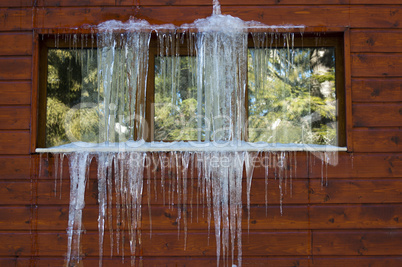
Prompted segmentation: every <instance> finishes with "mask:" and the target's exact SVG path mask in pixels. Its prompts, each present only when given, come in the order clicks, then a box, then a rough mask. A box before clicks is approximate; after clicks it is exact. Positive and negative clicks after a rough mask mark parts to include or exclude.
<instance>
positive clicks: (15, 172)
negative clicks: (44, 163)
mask: <svg viewBox="0 0 402 267" xmlns="http://www.w3.org/2000/svg"><path fill="white" fill-rule="evenodd" d="M30 173H31V158H30V157H29V156H25V157H15V156H12V157H11V156H0V179H2V180H7V179H23V180H28V179H30Z"/></svg>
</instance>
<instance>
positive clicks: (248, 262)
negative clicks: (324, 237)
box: [0, 256, 392, 267]
mask: <svg viewBox="0 0 402 267" xmlns="http://www.w3.org/2000/svg"><path fill="white" fill-rule="evenodd" d="M385 262H392V261H390V260H387V261H385ZM31 263H33V264H34V265H35V266H37V267H45V266H46V267H49V266H64V265H65V262H64V258H55V257H52V258H45V257H43V258H27V257H15V258H10V257H8V258H3V259H1V258H0V265H1V266H4V267H22V266H29V264H31ZM82 264H83V265H84V266H90V267H97V266H99V260H98V259H97V258H93V257H87V258H84V259H83V260H82ZM189 264H190V265H191V266H194V267H205V266H215V265H216V257H202V258H201V257H142V258H141V259H139V258H138V257H137V261H136V266H140V265H142V266H166V267H177V266H188V265H189ZM267 264H268V265H269V266H272V267H289V266H307V265H308V259H307V257H286V258H284V257H268V256H267V257H243V261H242V265H243V266H252V267H254V266H261V267H263V266H267ZM128 265H130V258H129V257H126V258H125V259H124V261H123V260H122V258H121V257H118V256H115V257H113V258H110V257H106V258H103V266H104V267H124V266H128ZM220 266H224V262H223V260H221V262H220ZM388 266H391V265H388Z"/></svg>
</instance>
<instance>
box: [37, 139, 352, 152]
mask: <svg viewBox="0 0 402 267" xmlns="http://www.w3.org/2000/svg"><path fill="white" fill-rule="evenodd" d="M35 151H36V152H37V153H73V152H89V153H97V152H113V153H117V152H169V151H177V152H181V151H189V152H204V151H205V152H206V151H219V152H237V151H267V152H269V151H272V152H279V151H309V152H340V151H347V148H346V147H337V146H331V145H314V144H278V143H263V142H258V143H249V142H244V141H239V142H208V143H206V142H191V141H190V142H183V141H180V142H143V141H138V142H133V141H127V142H122V143H109V144H105V143H102V144H94V143H85V142H74V143H70V144H66V145H61V146H56V147H49V148H37V149H36V150H35Z"/></svg>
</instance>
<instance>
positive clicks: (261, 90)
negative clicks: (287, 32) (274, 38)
mask: <svg viewBox="0 0 402 267" xmlns="http://www.w3.org/2000/svg"><path fill="white" fill-rule="evenodd" d="M248 105H249V108H248V121H249V125H248V127H249V128H248V141H250V142H258V141H264V142H269V143H297V144H322V145H337V121H336V90H335V50H334V48H317V47H316V48H294V49H291V50H289V49H286V48H272V49H268V48H262V49H249V51H248Z"/></svg>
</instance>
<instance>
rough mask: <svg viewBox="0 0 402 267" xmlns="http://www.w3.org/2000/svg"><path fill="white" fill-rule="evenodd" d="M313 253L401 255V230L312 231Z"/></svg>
mask: <svg viewBox="0 0 402 267" xmlns="http://www.w3.org/2000/svg"><path fill="white" fill-rule="evenodd" d="M312 238H313V255H351V256H352V255H353V256H357V255H379V256H387V255H390V256H391V255H394V256H400V255H401V249H400V248H401V245H402V231H401V230H400V229H395V230H393V229H388V230H360V231H359V230H349V231H346V230H342V231H325V230H314V231H313V237H312Z"/></svg>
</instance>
